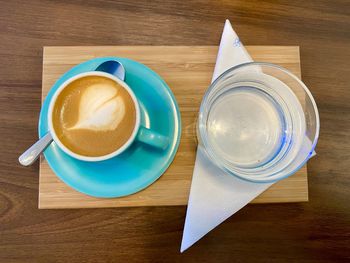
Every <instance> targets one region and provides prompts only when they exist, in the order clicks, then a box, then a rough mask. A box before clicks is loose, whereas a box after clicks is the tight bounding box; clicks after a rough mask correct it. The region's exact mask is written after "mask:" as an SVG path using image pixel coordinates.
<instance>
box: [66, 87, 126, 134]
mask: <svg viewBox="0 0 350 263" xmlns="http://www.w3.org/2000/svg"><path fill="white" fill-rule="evenodd" d="M82 92H83V94H82V95H81V99H80V102H79V115H78V120H77V122H76V123H75V124H74V125H73V126H72V127H68V128H67V129H68V130H77V129H88V130H93V131H110V130H115V129H117V128H118V125H119V124H120V122H121V121H122V120H123V118H124V116H125V111H126V110H125V108H126V107H125V103H124V101H123V98H122V97H121V96H119V94H118V90H117V89H116V88H115V87H111V86H109V85H105V84H103V83H102V84H99V83H96V84H93V85H91V86H90V87H88V88H86V89H85V90H84V91H82Z"/></svg>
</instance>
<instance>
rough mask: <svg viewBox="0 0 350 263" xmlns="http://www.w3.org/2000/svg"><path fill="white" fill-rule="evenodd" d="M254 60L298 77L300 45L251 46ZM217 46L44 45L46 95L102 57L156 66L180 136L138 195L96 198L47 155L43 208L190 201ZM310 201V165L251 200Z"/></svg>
mask: <svg viewBox="0 0 350 263" xmlns="http://www.w3.org/2000/svg"><path fill="white" fill-rule="evenodd" d="M247 49H248V51H249V53H250V54H251V56H252V57H253V59H254V60H256V61H266V62H271V63H276V64H279V65H282V66H283V67H285V68H287V69H289V70H291V71H292V72H294V74H296V75H297V76H299V77H300V58H299V47H296V46H248V47H247ZM216 55H217V47H215V46H103V47H98V46H95V47H44V56H43V86H42V99H44V98H45V97H46V94H47V92H48V91H49V89H50V88H51V86H52V85H53V84H54V82H55V81H56V80H57V79H58V78H59V77H60V76H61V75H62V74H63V73H64V72H65V71H67V70H69V69H70V68H71V67H73V66H75V65H76V64H78V63H81V62H83V61H85V60H88V59H92V58H95V57H102V56H119V57H128V58H131V59H134V60H137V61H140V62H141V63H144V64H145V65H147V66H148V67H150V68H151V69H153V70H154V71H156V72H157V73H158V74H159V75H160V76H161V77H162V78H163V79H164V80H165V81H166V82H167V84H168V85H169V87H170V88H171V89H172V91H173V93H174V94H175V97H176V99H177V102H178V104H179V106H180V111H181V118H182V127H183V129H182V137H181V143H180V147H179V150H178V152H177V154H176V157H175V159H174V162H173V163H172V164H171V166H170V167H169V169H168V170H167V171H166V172H165V174H164V175H163V176H161V178H160V179H158V180H157V181H156V182H155V183H154V184H152V185H151V186H150V187H148V188H146V189H145V190H143V191H141V192H138V193H136V194H133V195H130V196H126V197H122V198H114V199H102V198H94V197H90V196H87V195H84V194H81V193H79V192H77V191H75V190H74V189H72V188H70V187H69V186H67V185H65V184H64V183H63V182H62V181H61V180H60V179H59V178H58V177H57V176H55V174H54V173H53V172H52V170H51V169H50V167H49V166H48V164H47V162H46V161H45V160H44V158H42V159H41V162H40V185H39V208H91V207H127V206H168V205H186V204H187V200H188V195H189V190H190V185H191V178H192V172H193V165H194V162H195V153H196V139H195V130H194V123H195V122H196V117H197V113H198V109H199V105H200V102H201V99H202V96H203V94H204V92H205V90H206V89H207V87H208V85H209V84H210V81H211V77H212V73H213V69H214V64H215V61H216ZM303 201H308V186H307V169H306V167H303V168H302V169H301V170H300V171H299V172H298V173H296V174H295V175H293V176H291V177H289V178H287V179H285V180H282V181H280V182H278V183H276V184H275V185H273V186H272V187H270V188H269V189H268V190H267V191H266V192H264V193H263V194H261V195H260V196H258V197H257V198H256V199H255V200H253V203H277V202H303Z"/></svg>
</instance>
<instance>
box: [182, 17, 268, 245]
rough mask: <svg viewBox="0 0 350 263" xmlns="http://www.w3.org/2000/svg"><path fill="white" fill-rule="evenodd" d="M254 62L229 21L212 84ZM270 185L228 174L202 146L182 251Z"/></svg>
mask: <svg viewBox="0 0 350 263" xmlns="http://www.w3.org/2000/svg"><path fill="white" fill-rule="evenodd" d="M252 61H253V60H252V58H251V57H250V55H249V54H248V52H247V50H246V49H245V48H244V46H243V44H242V43H241V42H240V40H239V38H238V36H237V34H236V32H235V31H234V30H233V28H232V26H231V23H230V21H229V20H226V22H225V27H224V31H223V33H222V37H221V42H220V47H219V52H218V56H217V59H216V65H215V70H214V74H213V79H212V81H214V80H215V79H216V78H217V77H218V76H219V75H220V74H222V73H223V72H224V71H225V70H227V69H229V68H231V67H233V66H236V65H238V64H242V63H246V62H252ZM271 185H272V183H268V184H260V183H259V184H257V183H250V182H246V181H243V180H241V179H238V178H236V177H234V176H231V175H228V174H226V173H225V172H224V171H222V170H221V169H220V168H219V167H217V166H216V165H215V164H213V163H212V162H211V160H209V159H208V158H207V156H206V154H205V152H204V149H203V148H202V146H200V145H199V146H198V148H197V157H196V163H195V167H194V171H193V177H192V185H191V192H190V197H189V201H188V206H187V214H186V220H185V227H184V232H183V236H182V243H181V252H183V251H184V250H186V249H187V248H189V247H190V246H192V245H193V244H194V243H195V242H197V241H198V240H199V239H200V238H202V237H203V236H204V235H205V234H207V233H208V232H209V231H210V230H212V229H213V228H215V227H216V226H217V225H219V224H220V223H222V222H223V221H225V220H226V219H227V218H228V217H230V216H231V215H233V214H234V213H236V212H237V211H238V210H240V209H241V208H242V207H244V206H245V205H246V204H248V203H249V202H250V201H251V200H253V199H254V198H255V197H256V196H258V195H259V194H261V193H262V192H264V191H265V190H266V189H267V188H269V187H270V186H271Z"/></svg>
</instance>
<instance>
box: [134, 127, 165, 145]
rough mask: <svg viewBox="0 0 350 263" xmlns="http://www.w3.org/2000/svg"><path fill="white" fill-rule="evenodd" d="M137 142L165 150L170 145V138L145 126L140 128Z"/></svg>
mask: <svg viewBox="0 0 350 263" xmlns="http://www.w3.org/2000/svg"><path fill="white" fill-rule="evenodd" d="M136 140H138V141H140V142H142V143H144V144H148V145H150V146H153V147H155V148H158V149H162V150H165V149H166V148H167V147H168V145H169V138H168V137H165V136H163V135H161V134H159V133H157V132H155V131H153V130H150V129H148V128H146V127H143V126H140V128H139V131H138V134H137V136H136Z"/></svg>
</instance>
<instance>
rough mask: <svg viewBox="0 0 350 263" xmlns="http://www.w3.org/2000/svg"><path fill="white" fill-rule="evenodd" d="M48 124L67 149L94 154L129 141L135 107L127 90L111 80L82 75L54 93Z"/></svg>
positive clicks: (82, 153)
mask: <svg viewBox="0 0 350 263" xmlns="http://www.w3.org/2000/svg"><path fill="white" fill-rule="evenodd" d="M52 123H53V128H54V130H55V133H56V135H57V137H58V138H59V139H60V141H61V142H62V143H63V144H64V146H66V147H67V148H68V149H69V150H71V151H72V152H74V153H77V154H79V155H83V156H91V157H98V156H103V155H107V154H109V153H112V152H115V151H116V150H118V149H119V148H120V147H122V146H123V145H124V144H125V143H126V142H127V141H128V140H129V138H130V136H131V135H132V134H133V131H134V128H135V125H136V108H135V104H134V101H133V99H132V97H131V96H130V94H129V93H128V91H127V90H126V89H125V88H124V87H123V86H121V85H119V84H118V83H117V82H115V81H114V80H112V79H109V78H107V77H103V76H94V75H93V76H85V77H82V78H79V79H77V80H74V81H73V82H71V83H70V84H68V85H67V86H66V87H65V88H64V89H63V91H62V92H61V93H60V94H59V95H58V97H57V99H56V102H55V104H54V108H53V113H52Z"/></svg>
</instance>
